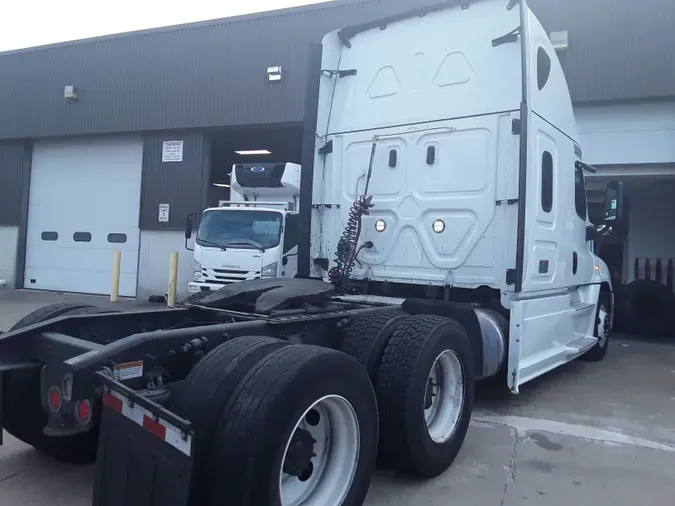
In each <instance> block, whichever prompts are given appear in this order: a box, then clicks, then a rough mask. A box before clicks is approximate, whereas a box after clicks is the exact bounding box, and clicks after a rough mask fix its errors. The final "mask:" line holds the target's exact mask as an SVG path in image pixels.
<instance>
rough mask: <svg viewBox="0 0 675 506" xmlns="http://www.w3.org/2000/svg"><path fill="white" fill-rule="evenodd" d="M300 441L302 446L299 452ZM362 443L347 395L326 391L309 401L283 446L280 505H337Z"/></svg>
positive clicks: (346, 488)
mask: <svg viewBox="0 0 675 506" xmlns="http://www.w3.org/2000/svg"><path fill="white" fill-rule="evenodd" d="M299 444H300V445H304V448H303V449H302V450H301V451H300V452H299V453H298V452H297V451H295V450H297V448H299V446H298V445H299ZM360 445H361V441H360V434H359V422H358V418H357V416H356V412H355V410H354V408H353V406H352V405H351V403H350V402H349V401H348V400H347V399H345V398H344V397H341V396H339V395H328V396H326V397H323V398H321V399H319V400H318V401H316V402H315V403H314V404H312V405H311V406H310V407H309V409H307V410H306V411H305V412H304V413H303V415H302V416H301V417H300V419H299V420H298V421H297V422H296V424H295V428H294V429H293V433H292V434H291V436H290V438H289V439H288V441H286V444H285V450H284V458H283V461H282V465H281V470H280V475H279V496H280V498H281V506H300V505H302V506H340V505H341V504H342V503H343V502H344V500H345V499H346V497H347V494H348V493H349V490H350V488H351V485H352V481H353V480H354V476H355V474H356V468H357V465H358V460H359V453H360V447H361V446H360ZM310 447H311V448H310ZM298 457H300V458H298Z"/></svg>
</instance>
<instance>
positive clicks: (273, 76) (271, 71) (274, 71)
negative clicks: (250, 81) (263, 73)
mask: <svg viewBox="0 0 675 506" xmlns="http://www.w3.org/2000/svg"><path fill="white" fill-rule="evenodd" d="M282 77H283V71H282V68H281V65H277V66H275V67H267V80H268V81H270V82H272V83H274V82H279V81H281V79H282Z"/></svg>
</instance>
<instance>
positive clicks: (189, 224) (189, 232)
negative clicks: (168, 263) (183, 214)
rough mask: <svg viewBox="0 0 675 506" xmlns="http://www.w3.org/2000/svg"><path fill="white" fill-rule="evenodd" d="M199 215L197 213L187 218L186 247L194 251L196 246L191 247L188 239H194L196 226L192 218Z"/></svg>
mask: <svg viewBox="0 0 675 506" xmlns="http://www.w3.org/2000/svg"><path fill="white" fill-rule="evenodd" d="M195 216H197V215H196V214H190V215H188V217H187V219H186V220H185V249H186V250H188V251H194V248H191V247H190V246H189V244H188V241H189V240H190V239H192V229H193V228H194V225H193V222H192V219H193V218H194V217H195Z"/></svg>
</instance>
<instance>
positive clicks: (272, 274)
mask: <svg viewBox="0 0 675 506" xmlns="http://www.w3.org/2000/svg"><path fill="white" fill-rule="evenodd" d="M278 266H279V264H278V263H277V262H274V263H271V264H269V265H266V266H265V267H263V268H262V271H261V272H260V277H261V278H263V279H265V278H276V277H277V267H278Z"/></svg>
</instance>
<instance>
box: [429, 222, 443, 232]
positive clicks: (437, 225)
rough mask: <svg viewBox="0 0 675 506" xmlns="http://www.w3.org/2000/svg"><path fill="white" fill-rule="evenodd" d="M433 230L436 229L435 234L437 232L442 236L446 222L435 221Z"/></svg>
mask: <svg viewBox="0 0 675 506" xmlns="http://www.w3.org/2000/svg"><path fill="white" fill-rule="evenodd" d="M432 228H433V229H434V232H436V233H437V234H442V233H443V232H445V222H444V221H443V220H436V221H434V224H433V225H432Z"/></svg>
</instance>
